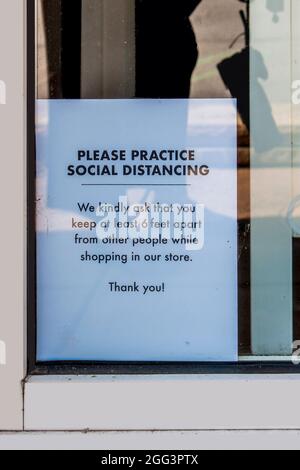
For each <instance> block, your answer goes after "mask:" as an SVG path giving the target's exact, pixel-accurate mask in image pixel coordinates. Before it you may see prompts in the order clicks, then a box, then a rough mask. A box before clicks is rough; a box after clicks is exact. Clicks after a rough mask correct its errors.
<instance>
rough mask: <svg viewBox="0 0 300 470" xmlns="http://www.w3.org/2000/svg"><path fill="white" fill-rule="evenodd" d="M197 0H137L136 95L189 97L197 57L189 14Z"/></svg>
mask: <svg viewBox="0 0 300 470" xmlns="http://www.w3.org/2000/svg"><path fill="white" fill-rule="evenodd" d="M200 2H201V0H163V1H161V0H138V1H137V97H139V98H188V97H189V94H190V83H191V75H192V72H193V70H194V67H195V65H196V63H197V59H198V48H197V43H196V38H195V34H194V31H193V28H192V25H191V22H190V19H189V17H190V15H191V14H192V12H193V11H194V9H195V8H196V7H197V5H198V4H199V3H200Z"/></svg>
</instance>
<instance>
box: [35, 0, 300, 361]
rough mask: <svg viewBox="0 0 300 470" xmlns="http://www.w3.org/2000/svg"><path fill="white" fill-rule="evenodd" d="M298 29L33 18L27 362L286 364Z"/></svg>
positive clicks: (196, 16)
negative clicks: (31, 279)
mask: <svg viewBox="0 0 300 470" xmlns="http://www.w3.org/2000/svg"><path fill="white" fill-rule="evenodd" d="M299 16H300V9H299V7H298V5H297V3H296V2H295V1H293V0H253V1H249V0H227V1H226V2H224V1H222V0H209V1H208V0H202V1H201V0H182V1H174V0H164V1H158V0H113V1H111V0H73V1H72V2H70V1H67V0H39V1H38V2H37V11H36V17H37V67H36V68H37V74H36V75H37V83H36V98H37V101H36V161H37V190H36V191H37V195H36V198H37V361H38V362H63V361H74V362H80V361H95V362H103V361H113V362H128V361H134V362H140V361H142V362H160V361H162V362H169V361H170V362H174V361H176V362H218V361H221V362H237V361H239V360H241V361H242V360H244V361H246V360H253V359H258V360H262V359H267V360H274V359H278V358H280V359H281V360H288V359H290V356H291V354H292V352H293V350H294V347H295V344H296V343H295V342H296V341H297V340H298V339H300V323H299V321H298V311H299V308H300V307H299V305H300V304H299V298H298V297H299V296H298V295H297V285H298V281H299V278H300V271H299V269H298V265H299V263H298V258H299V253H300V244H299V233H300V228H299V227H300V225H299V224H300V223H299V220H298V212H299V210H298V207H299V191H298V178H297V175H298V160H299V158H298V153H299V151H298V144H299V137H298V125H299V123H298V120H299V119H298V118H299V116H298V106H297V104H296V101H297V91H298V89H297V83H298V82H297V72H298V70H297V69H298V67H299V66H298V60H297V57H298V54H297V53H298V52H299V51H298V48H297V44H298V41H297V35H298V33H297V28H296V19H297V18H299ZM294 19H295V20H294ZM294 21H295V23H294ZM299 74H300V70H299ZM299 79H300V75H299Z"/></svg>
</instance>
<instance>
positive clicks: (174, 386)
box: [25, 375, 300, 431]
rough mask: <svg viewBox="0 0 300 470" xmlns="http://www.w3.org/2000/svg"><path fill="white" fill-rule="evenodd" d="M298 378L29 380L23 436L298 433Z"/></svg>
mask: <svg viewBox="0 0 300 470" xmlns="http://www.w3.org/2000/svg"><path fill="white" fill-rule="evenodd" d="M299 395H300V376H299V375H259V376H258V375H169V376H148V375H147V376H141V375H140V376H118V377H116V376H36V377H31V378H29V380H28V381H27V383H26V384H25V430H26V431H60V430H64V431H80V430H87V429H88V430H95V431H100V430H110V431H119V430H120V431H124V430H162V431H163V430H222V429H228V430H234V429H241V430H242V429H245V430H251V429H299V428H300V410H299V407H297V403H298V397H299Z"/></svg>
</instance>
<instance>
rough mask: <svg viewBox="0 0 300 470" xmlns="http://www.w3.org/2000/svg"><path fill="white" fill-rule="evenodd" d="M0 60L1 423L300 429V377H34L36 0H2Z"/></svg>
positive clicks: (8, 426) (18, 426)
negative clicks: (30, 157)
mask: <svg viewBox="0 0 300 470" xmlns="http://www.w3.org/2000/svg"><path fill="white" fill-rule="evenodd" d="M261 1H262V0H257V1H256V2H254V4H253V5H255V4H258V3H259V2H261ZM285 1H286V4H287V3H288V2H290V1H291V2H293V1H294V0H285ZM295 1H297V0H295ZM289 5H291V3H289ZM290 13H291V12H290V11H289V14H290ZM0 57H1V59H0V81H2V82H4V83H5V85H6V90H7V96H6V104H2V105H0V126H1V127H0V133H1V139H0V155H1V156H2V158H1V165H2V167H1V175H2V180H1V184H0V210H1V212H0V213H1V217H2V221H3V224H4V225H3V227H1V228H2V230H1V232H0V233H1V235H0V237H1V246H2V247H3V249H2V252H1V258H2V259H1V263H0V276H1V280H2V289H1V309H0V341H1V346H2V349H3V345H4V346H5V352H6V360H5V361H4V360H3V356H2V361H0V387H1V389H0V390H1V393H0V397H1V398H0V430H5V431H10V430H16V431H17V430H24V429H25V430H26V431H31V430H33V431H39V430H72V431H76V430H84V429H90V430H133V429H135V430H203V429H207V430H211V429H299V428H300V410H299V407H298V406H297V403H298V397H299V393H300V374H299V375H298V374H296V375H285V374H276V375H265V374H264V375H250V374H249V375H245V374H243V375H224V374H223V375H153V376H150V375H134V376H125V375H121V376H113V375H108V376H93V377H92V376H34V377H26V362H27V356H26V340H25V337H26V330H27V327H26V315H27V311H26V282H27V279H26V277H27V267H26V224H27V222H26V220H27V218H26V177H27V175H26V60H25V58H26V0H21V1H20V0H1V1H0ZM289 57H290V56H289ZM252 182H254V187H255V184H256V182H257V183H258V182H259V181H258V180H257V181H256V172H253V174H252ZM287 184H289V183H287ZM254 237H255V234H254ZM287 246H289V243H288V242H287ZM254 256H255V255H254ZM258 267H259V265H255V267H254V269H258ZM287 273H289V269H288V270H287ZM287 275H289V274H287ZM254 295H255V293H254ZM286 312H287V313H286V314H289V310H288V309H287V310H286ZM1 362H5V364H1ZM299 372H300V369H299Z"/></svg>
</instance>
